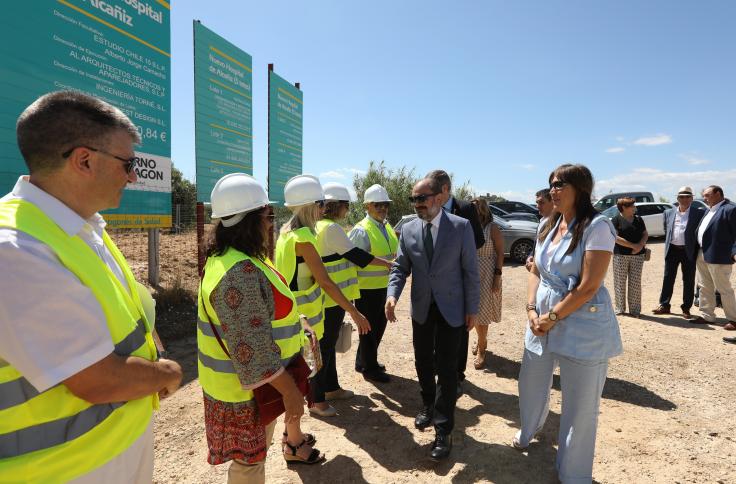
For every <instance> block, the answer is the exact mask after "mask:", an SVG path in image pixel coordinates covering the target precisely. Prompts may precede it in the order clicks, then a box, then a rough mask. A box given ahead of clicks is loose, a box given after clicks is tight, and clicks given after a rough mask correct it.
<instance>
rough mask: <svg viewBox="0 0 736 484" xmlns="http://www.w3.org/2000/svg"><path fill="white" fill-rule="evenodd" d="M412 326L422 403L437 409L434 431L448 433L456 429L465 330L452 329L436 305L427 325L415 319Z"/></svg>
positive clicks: (432, 308) (428, 316) (432, 307)
mask: <svg viewBox="0 0 736 484" xmlns="http://www.w3.org/2000/svg"><path fill="white" fill-rule="evenodd" d="M411 325H412V333H413V334H412V336H413V344H414V364H415V366H416V370H417V377H418V379H419V386H420V388H421V395H422V402H423V403H424V405H425V406H427V407H430V408H432V407H434V428H435V431H437V432H441V433H444V434H449V433H450V432H452V429H453V427H454V426H455V402H456V401H457V358H458V350H459V349H460V340H461V338H462V334H463V333H466V331H465V327H464V326H461V327H459V328H453V327H452V326H450V325H449V324H447V321H445V318H443V317H442V314H441V313H440V311H439V309H437V306H436V305H435V304H432V306H430V309H429V314H428V315H427V320H426V321H425V322H424V324H420V323H419V322H418V321H416V320H412V323H411ZM435 370H436V372H437V381H436V382H435Z"/></svg>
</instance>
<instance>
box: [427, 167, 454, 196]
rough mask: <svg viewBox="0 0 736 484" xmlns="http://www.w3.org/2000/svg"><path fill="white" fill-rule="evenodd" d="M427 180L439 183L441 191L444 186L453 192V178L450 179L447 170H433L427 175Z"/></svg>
mask: <svg viewBox="0 0 736 484" xmlns="http://www.w3.org/2000/svg"><path fill="white" fill-rule="evenodd" d="M425 178H431V179H432V180H435V181H437V183H439V185H440V191H442V187H443V186H444V185H447V190H448V191H450V192H452V178H450V175H448V174H447V172H446V171H445V170H432V171H430V172H429V173H427V175H426V177H425Z"/></svg>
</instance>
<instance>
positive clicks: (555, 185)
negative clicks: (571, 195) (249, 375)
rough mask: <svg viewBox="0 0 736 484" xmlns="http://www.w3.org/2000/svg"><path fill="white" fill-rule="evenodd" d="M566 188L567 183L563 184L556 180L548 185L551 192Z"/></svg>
mask: <svg viewBox="0 0 736 484" xmlns="http://www.w3.org/2000/svg"><path fill="white" fill-rule="evenodd" d="M566 186H567V182H564V181H562V180H557V181H553V182H552V183H550V184H549V189H550V190H553V189H554V190H562V189H563V188H565V187H566Z"/></svg>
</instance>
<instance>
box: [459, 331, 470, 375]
mask: <svg viewBox="0 0 736 484" xmlns="http://www.w3.org/2000/svg"><path fill="white" fill-rule="evenodd" d="M469 344H470V332H469V331H463V334H462V336H461V337H460V350H459V351H458V354H457V381H465V366H466V365H467V364H468V345H469Z"/></svg>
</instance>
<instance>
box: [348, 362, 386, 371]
mask: <svg viewBox="0 0 736 484" xmlns="http://www.w3.org/2000/svg"><path fill="white" fill-rule="evenodd" d="M378 369H379V370H381V371H382V372H384V373H386V367H385V366H383V365H381V364H380V363H379V364H378ZM355 371H357V372H358V373H363V371H364V368H363V367H362V366H360V365H355Z"/></svg>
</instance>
